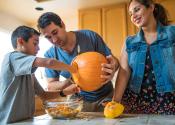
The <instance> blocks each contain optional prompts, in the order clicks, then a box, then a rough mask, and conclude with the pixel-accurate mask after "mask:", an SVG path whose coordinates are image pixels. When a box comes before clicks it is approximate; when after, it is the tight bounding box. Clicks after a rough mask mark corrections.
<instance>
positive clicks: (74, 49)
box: [38, 12, 119, 111]
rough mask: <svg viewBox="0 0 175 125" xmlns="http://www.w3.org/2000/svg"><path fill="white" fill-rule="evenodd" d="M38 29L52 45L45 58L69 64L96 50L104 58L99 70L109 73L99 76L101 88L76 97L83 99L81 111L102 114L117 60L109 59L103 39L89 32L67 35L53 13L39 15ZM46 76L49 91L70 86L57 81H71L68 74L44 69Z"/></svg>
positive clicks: (82, 31) (111, 87) (109, 53)
mask: <svg viewBox="0 0 175 125" xmlns="http://www.w3.org/2000/svg"><path fill="white" fill-rule="evenodd" d="M38 28H39V30H40V32H41V33H42V34H43V35H44V36H45V37H46V38H47V39H48V40H49V41H50V42H51V43H52V44H53V45H54V46H53V47H51V48H50V49H49V50H48V51H47V52H46V53H45V57H47V58H56V59H57V60H60V61H63V62H64V63H66V64H70V63H71V61H72V59H73V58H74V57H75V56H77V55H78V54H79V53H83V52H88V51H96V52H99V53H101V54H103V55H105V56H107V59H108V62H109V63H108V64H103V65H102V70H103V71H105V72H107V74H108V75H103V76H101V77H102V78H105V79H106V82H105V84H104V86H103V87H101V88H100V89H98V90H96V91H93V92H86V91H81V92H80V94H79V95H78V96H81V97H83V99H84V108H83V111H103V108H104V107H103V106H102V105H101V104H102V103H103V102H104V101H105V100H107V99H111V98H112V96H113V86H112V83H111V81H110V80H111V79H112V77H113V76H114V73H115V71H116V70H117V69H118V65H119V64H118V60H117V59H115V58H114V57H113V56H112V54H111V51H110V49H109V48H108V47H107V46H106V44H105V43H104V41H103V39H102V38H101V37H100V36H99V35H98V34H97V33H95V32H93V31H89V30H80V31H71V32H67V31H66V28H65V25H64V23H63V21H62V20H61V18H60V17H59V16H58V15H57V14H55V13H52V12H47V13H44V14H43V15H41V16H40V18H39V19H38ZM94 70H95V69H94ZM45 73H46V77H47V81H48V89H49V90H62V89H64V88H65V87H67V86H68V85H70V84H72V83H71V82H70V80H69V79H67V80H66V81H63V82H61V81H59V76H60V75H61V76H63V77H65V78H70V73H69V72H65V71H55V70H51V69H48V68H46V69H45Z"/></svg>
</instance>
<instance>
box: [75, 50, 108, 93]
mask: <svg viewBox="0 0 175 125" xmlns="http://www.w3.org/2000/svg"><path fill="white" fill-rule="evenodd" d="M102 63H107V59H106V58H105V56H103V55H102V54H100V53H97V52H85V53H82V54H80V55H78V56H77V57H75V58H74V60H73V61H72V66H76V68H77V72H74V73H72V77H73V80H74V82H75V83H76V84H77V85H78V86H79V87H80V88H81V89H82V90H84V91H95V90H97V89H99V88H100V87H102V85H103V84H102V83H103V82H104V81H105V79H104V78H101V77H100V76H101V75H103V74H105V72H103V71H102V66H101V64H102Z"/></svg>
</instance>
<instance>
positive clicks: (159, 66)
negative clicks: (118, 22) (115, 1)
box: [113, 0, 175, 114]
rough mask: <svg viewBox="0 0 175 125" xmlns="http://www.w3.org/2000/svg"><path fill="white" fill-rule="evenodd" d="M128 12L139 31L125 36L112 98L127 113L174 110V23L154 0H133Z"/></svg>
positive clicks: (166, 112) (156, 112)
mask: <svg viewBox="0 0 175 125" xmlns="http://www.w3.org/2000/svg"><path fill="white" fill-rule="evenodd" d="M129 14H130V16H131V21H132V23H133V24H134V25H136V26H137V27H138V28H139V29H140V31H139V32H138V33H137V34H136V35H134V36H129V37H128V38H127V39H126V42H125V45H124V49H123V50H122V54H121V59H120V65H121V67H120V70H119V74H118V77H117V80H116V87H115V94H114V97H113V100H114V101H116V102H121V103H122V104H124V106H125V112H126V113H144V114H175V26H168V19H167V15H166V11H165V9H164V8H163V7H162V6H161V5H160V4H155V3H154V2H153V1H152V0H131V1H130V3H129Z"/></svg>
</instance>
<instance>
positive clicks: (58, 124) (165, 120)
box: [13, 112, 175, 125]
mask: <svg viewBox="0 0 175 125" xmlns="http://www.w3.org/2000/svg"><path fill="white" fill-rule="evenodd" d="M82 114H84V116H83V117H79V118H75V119H71V120H63V119H52V118H51V117H50V116H49V115H47V114H46V115H42V116H38V117H35V118H34V119H30V120H27V121H22V122H18V123H14V124H13V125H175V115H131V114H124V115H122V116H121V117H119V118H115V119H107V118H104V116H103V113H99V112H96V113H94V112H89V113H82Z"/></svg>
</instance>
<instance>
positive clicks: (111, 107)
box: [104, 101, 124, 118]
mask: <svg viewBox="0 0 175 125" xmlns="http://www.w3.org/2000/svg"><path fill="white" fill-rule="evenodd" d="M123 111H124V106H123V105H122V104H120V103H117V102H115V101H112V102H108V104H107V105H106V106H105V108H104V116H105V117H106V118H115V117H118V116H120V115H121V114H122V113H123Z"/></svg>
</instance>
